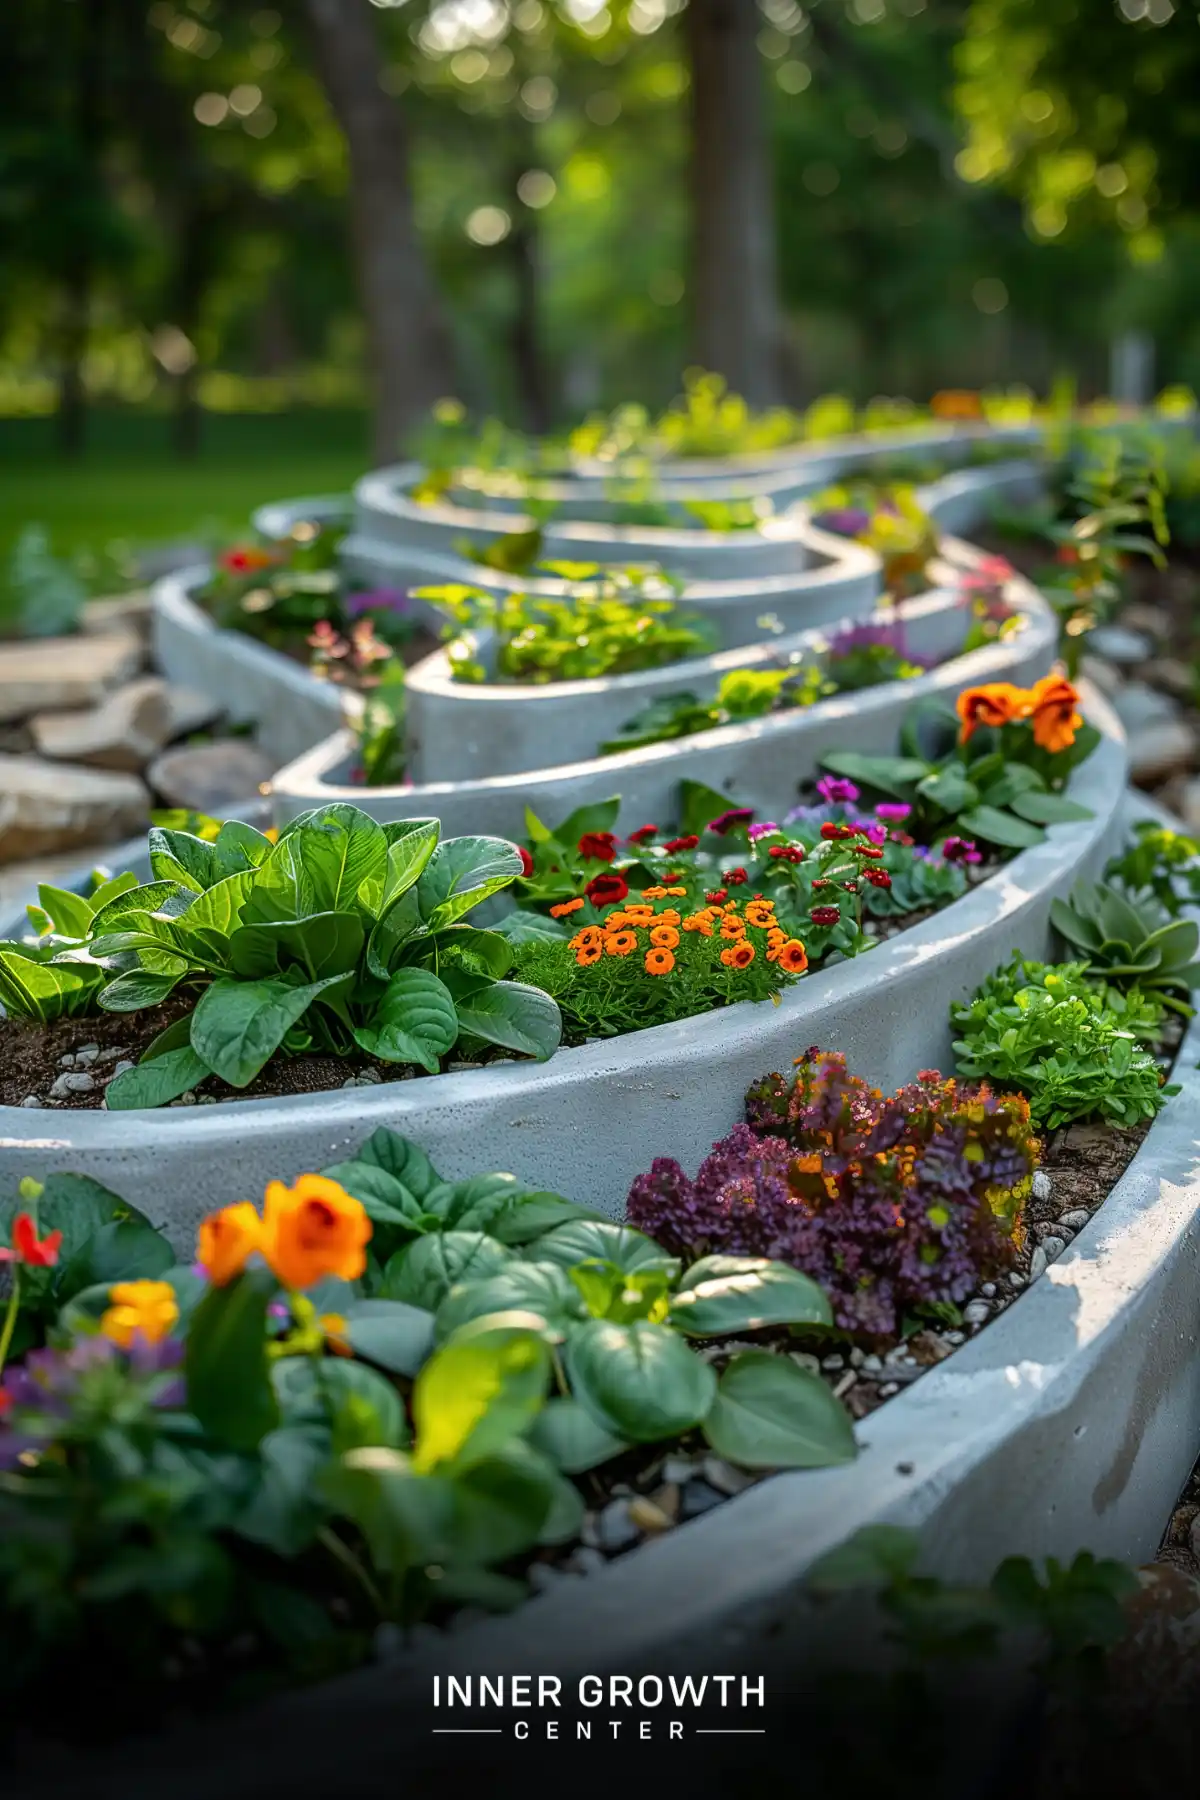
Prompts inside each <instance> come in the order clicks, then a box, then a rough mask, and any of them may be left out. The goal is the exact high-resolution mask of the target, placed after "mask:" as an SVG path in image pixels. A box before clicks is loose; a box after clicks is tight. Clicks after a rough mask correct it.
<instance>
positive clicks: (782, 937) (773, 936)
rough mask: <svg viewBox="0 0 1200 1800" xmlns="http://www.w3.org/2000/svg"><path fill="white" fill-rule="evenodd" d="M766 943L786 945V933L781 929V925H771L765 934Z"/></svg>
mask: <svg viewBox="0 0 1200 1800" xmlns="http://www.w3.org/2000/svg"><path fill="white" fill-rule="evenodd" d="M767 942H768V944H786V943H787V932H786V931H785V930H784V929H783V926H782V925H772V926H771V929H770V931H768V933H767Z"/></svg>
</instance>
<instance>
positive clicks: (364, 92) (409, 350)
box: [307, 0, 453, 462]
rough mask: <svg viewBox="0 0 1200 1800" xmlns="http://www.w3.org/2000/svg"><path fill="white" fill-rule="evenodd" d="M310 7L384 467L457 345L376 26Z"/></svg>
mask: <svg viewBox="0 0 1200 1800" xmlns="http://www.w3.org/2000/svg"><path fill="white" fill-rule="evenodd" d="M307 3H308V13H309V17H310V19H311V21H312V26H313V41H314V45H315V50H316V60H317V66H318V68H319V69H320V71H321V76H322V79H323V81H324V83H325V87H326V90H327V92H328V95H329V100H330V104H331V105H332V107H333V110H334V112H335V113H336V115H337V118H338V122H339V124H340V125H341V127H342V130H343V132H344V133H345V135H346V144H347V147H348V149H349V154H350V170H351V177H350V203H351V212H352V217H353V226H354V246H355V257H356V261H357V266H358V277H359V288H360V293H361V296H362V303H363V312H364V314H365V317H366V324H367V334H368V342H369V346H370V368H371V384H372V399H373V406H374V451H375V456H376V458H377V459H378V460H380V461H384V462H386V461H389V460H391V459H392V458H393V457H395V456H396V455H397V454H398V453H399V451H400V447H401V445H402V443H403V441H404V439H405V438H406V437H407V436H408V434H409V432H410V431H411V429H412V428H413V427H414V426H415V425H416V424H417V423H418V421H419V420H420V419H421V418H422V416H423V415H424V414H426V413H427V412H428V411H429V408H430V406H431V405H432V404H433V403H434V401H435V400H437V399H439V398H440V397H441V396H443V395H445V394H447V393H449V392H450V391H451V389H452V387H453V376H452V366H451V358H450V346H449V339H448V335H447V332H446V329H445V324H444V321H443V318H442V315H441V312H440V310H439V308H438V304H437V300H436V296H435V294H434V290H433V286H432V283H431V282H430V279H429V272H428V269H427V267H426V263H425V254H424V251H423V249H422V246H421V242H420V239H419V237H418V235H417V228H416V222H415V219H414V216H413V204H412V183H411V177H410V171H409V141H408V131H407V127H406V123H405V118H404V114H403V112H402V110H401V108H400V105H399V103H398V101H397V100H396V99H395V98H394V97H392V96H391V95H389V94H388V93H387V92H386V91H385V86H384V82H383V74H384V61H383V57H382V54H381V50H380V45H379V41H378V38H377V35H376V32H375V24H374V19H373V18H372V15H371V12H370V10H369V8H368V7H366V6H364V5H363V3H362V0H307Z"/></svg>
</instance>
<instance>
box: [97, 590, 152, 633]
mask: <svg viewBox="0 0 1200 1800" xmlns="http://www.w3.org/2000/svg"><path fill="white" fill-rule="evenodd" d="M153 618H154V600H153V598H152V596H151V593H150V589H149V588H135V589H134V590H133V592H132V593H130V594H105V595H103V596H102V597H101V598H100V599H98V600H89V601H88V603H87V605H86V606H85V607H84V609H83V611H82V612H81V613H80V615H79V629H80V631H82V632H83V633H84V635H85V636H87V637H104V636H106V635H107V634H108V633H109V632H113V631H134V632H136V633H137V634H138V636H139V637H141V638H148V637H149V636H150V626H151V623H152V621H153Z"/></svg>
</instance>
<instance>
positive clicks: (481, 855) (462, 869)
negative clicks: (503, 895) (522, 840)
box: [417, 837, 522, 931]
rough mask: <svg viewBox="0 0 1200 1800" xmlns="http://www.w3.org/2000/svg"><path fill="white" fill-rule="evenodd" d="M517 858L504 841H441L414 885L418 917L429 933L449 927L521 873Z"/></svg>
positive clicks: (512, 846)
mask: <svg viewBox="0 0 1200 1800" xmlns="http://www.w3.org/2000/svg"><path fill="white" fill-rule="evenodd" d="M521 866H522V865H521V857H520V854H519V852H518V851H517V848H516V846H515V845H513V844H510V843H508V842H507V841H506V840H505V839H504V838H495V837H457V838H445V839H444V840H443V841H442V842H441V843H440V844H439V845H438V847H437V849H436V850H435V851H434V853H433V855H432V856H431V857H430V859H429V862H428V864H427V865H426V867H425V871H424V873H423V874H422V876H421V878H420V880H419V881H418V883H417V898H418V900H419V902H420V906H421V913H422V916H423V917H424V919H425V921H426V923H427V924H428V925H429V928H430V930H431V931H440V930H441V929H442V928H443V927H444V926H446V925H453V924H454V922H455V920H456V919H461V918H462V916H463V914H464V913H468V912H470V911H471V909H472V908H473V907H475V906H478V905H479V904H480V902H481V901H483V900H486V899H487V897H488V895H489V894H495V893H498V892H499V891H500V889H501V888H505V887H507V886H508V885H509V883H510V882H511V881H513V880H514V879H515V878H516V877H517V876H518V875H519V874H520V873H521Z"/></svg>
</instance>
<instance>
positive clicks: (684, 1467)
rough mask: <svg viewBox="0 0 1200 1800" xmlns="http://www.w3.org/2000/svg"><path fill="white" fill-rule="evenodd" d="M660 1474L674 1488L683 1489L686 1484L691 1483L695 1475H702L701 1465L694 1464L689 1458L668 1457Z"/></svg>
mask: <svg viewBox="0 0 1200 1800" xmlns="http://www.w3.org/2000/svg"><path fill="white" fill-rule="evenodd" d="M659 1473H660V1474H661V1475H662V1478H663V1480H664V1481H667V1482H670V1483H671V1485H672V1486H673V1487H682V1486H683V1484H684V1483H685V1482H687V1481H691V1479H692V1477H693V1476H694V1475H698V1474H699V1473H700V1464H699V1463H698V1462H693V1461H692V1460H691V1458H690V1457H687V1456H668V1457H667V1459H666V1461H665V1462H664V1463H663V1466H662V1468H661V1470H660V1471H659Z"/></svg>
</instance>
